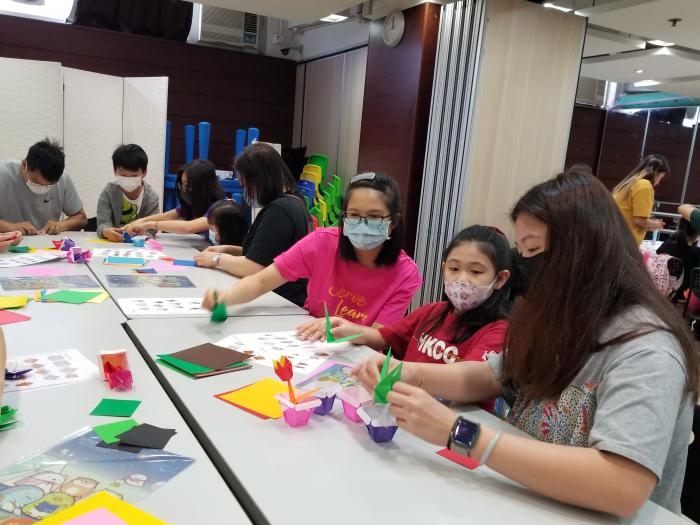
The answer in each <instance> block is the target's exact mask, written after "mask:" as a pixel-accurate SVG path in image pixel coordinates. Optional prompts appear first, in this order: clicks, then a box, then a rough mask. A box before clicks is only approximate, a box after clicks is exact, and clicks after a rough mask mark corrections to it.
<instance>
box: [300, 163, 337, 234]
mask: <svg viewBox="0 0 700 525" xmlns="http://www.w3.org/2000/svg"><path fill="white" fill-rule="evenodd" d="M299 191H300V192H301V194H302V195H303V196H304V199H305V200H306V204H307V206H308V207H309V213H310V214H311V220H312V221H313V223H314V227H316V228H319V227H324V226H338V224H339V223H340V215H341V213H342V208H341V206H342V200H343V195H342V187H341V182H340V177H338V176H337V175H329V174H328V157H325V156H323V155H318V154H313V155H311V156H310V157H309V160H308V163H307V164H306V165H305V166H304V170H303V172H302V174H301V177H300V180H299Z"/></svg>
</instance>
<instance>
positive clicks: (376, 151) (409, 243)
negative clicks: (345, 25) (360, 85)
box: [357, 3, 440, 254]
mask: <svg viewBox="0 0 700 525" xmlns="http://www.w3.org/2000/svg"><path fill="white" fill-rule="evenodd" d="M404 16H405V19H406V29H405V32H404V35H403V39H402V40H401V43H400V44H399V45H398V46H396V47H393V48H392V47H388V46H386V45H385V44H384V42H383V40H382V27H383V20H379V21H375V22H372V23H371V27H370V40H369V49H368V52H367V72H366V78H365V95H364V104H363V108H362V128H361V132H360V151H359V159H358V167H357V169H358V171H360V172H361V171H375V172H383V173H386V174H388V175H391V176H392V177H394V178H395V179H396V180H397V182H398V183H399V187H400V188H401V196H402V199H403V207H404V209H403V219H404V248H405V250H406V251H407V252H408V253H410V254H413V250H414V246H415V229H416V223H417V220H418V208H419V197H420V189H421V180H422V176H423V161H424V159H425V143H426V139H427V131H428V120H429V117H430V97H431V94H432V84H433V70H434V66H435V53H436V49H437V36H438V29H439V23H440V6H439V5H437V4H432V3H425V4H421V5H418V6H416V7H413V8H411V9H407V10H406V11H404Z"/></svg>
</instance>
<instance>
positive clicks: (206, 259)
mask: <svg viewBox="0 0 700 525" xmlns="http://www.w3.org/2000/svg"><path fill="white" fill-rule="evenodd" d="M216 255H217V253H216V252H209V251H206V250H205V251H203V252H199V253H198V254H197V255H195V256H194V262H195V264H196V265H197V266H200V267H202V268H212V267H213V266H215V264H214V257H216Z"/></svg>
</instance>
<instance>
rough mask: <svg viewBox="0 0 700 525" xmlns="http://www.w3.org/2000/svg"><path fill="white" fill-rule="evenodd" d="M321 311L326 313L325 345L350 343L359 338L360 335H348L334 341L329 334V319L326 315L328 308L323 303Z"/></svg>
mask: <svg viewBox="0 0 700 525" xmlns="http://www.w3.org/2000/svg"><path fill="white" fill-rule="evenodd" d="M323 309H324V310H325V312H326V342H327V343H344V342H346V341H352V340H353V339H357V338H358V337H361V336H362V334H353V335H349V336H347V337H341V338H340V339H336V338H335V337H333V334H332V333H331V318H330V316H329V315H328V306H326V303H323Z"/></svg>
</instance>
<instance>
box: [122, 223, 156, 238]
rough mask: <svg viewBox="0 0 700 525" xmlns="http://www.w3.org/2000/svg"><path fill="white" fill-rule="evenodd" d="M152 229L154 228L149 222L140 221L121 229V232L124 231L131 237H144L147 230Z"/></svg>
mask: <svg viewBox="0 0 700 525" xmlns="http://www.w3.org/2000/svg"><path fill="white" fill-rule="evenodd" d="M153 229H154V227H153V224H152V223H151V221H144V220H141V219H139V220H136V221H134V222H131V223H129V224H127V225H126V226H124V228H122V230H126V232H127V233H128V234H129V235H131V236H132V237H133V236H134V235H144V234H145V233H146V232H147V231H148V230H153Z"/></svg>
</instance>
